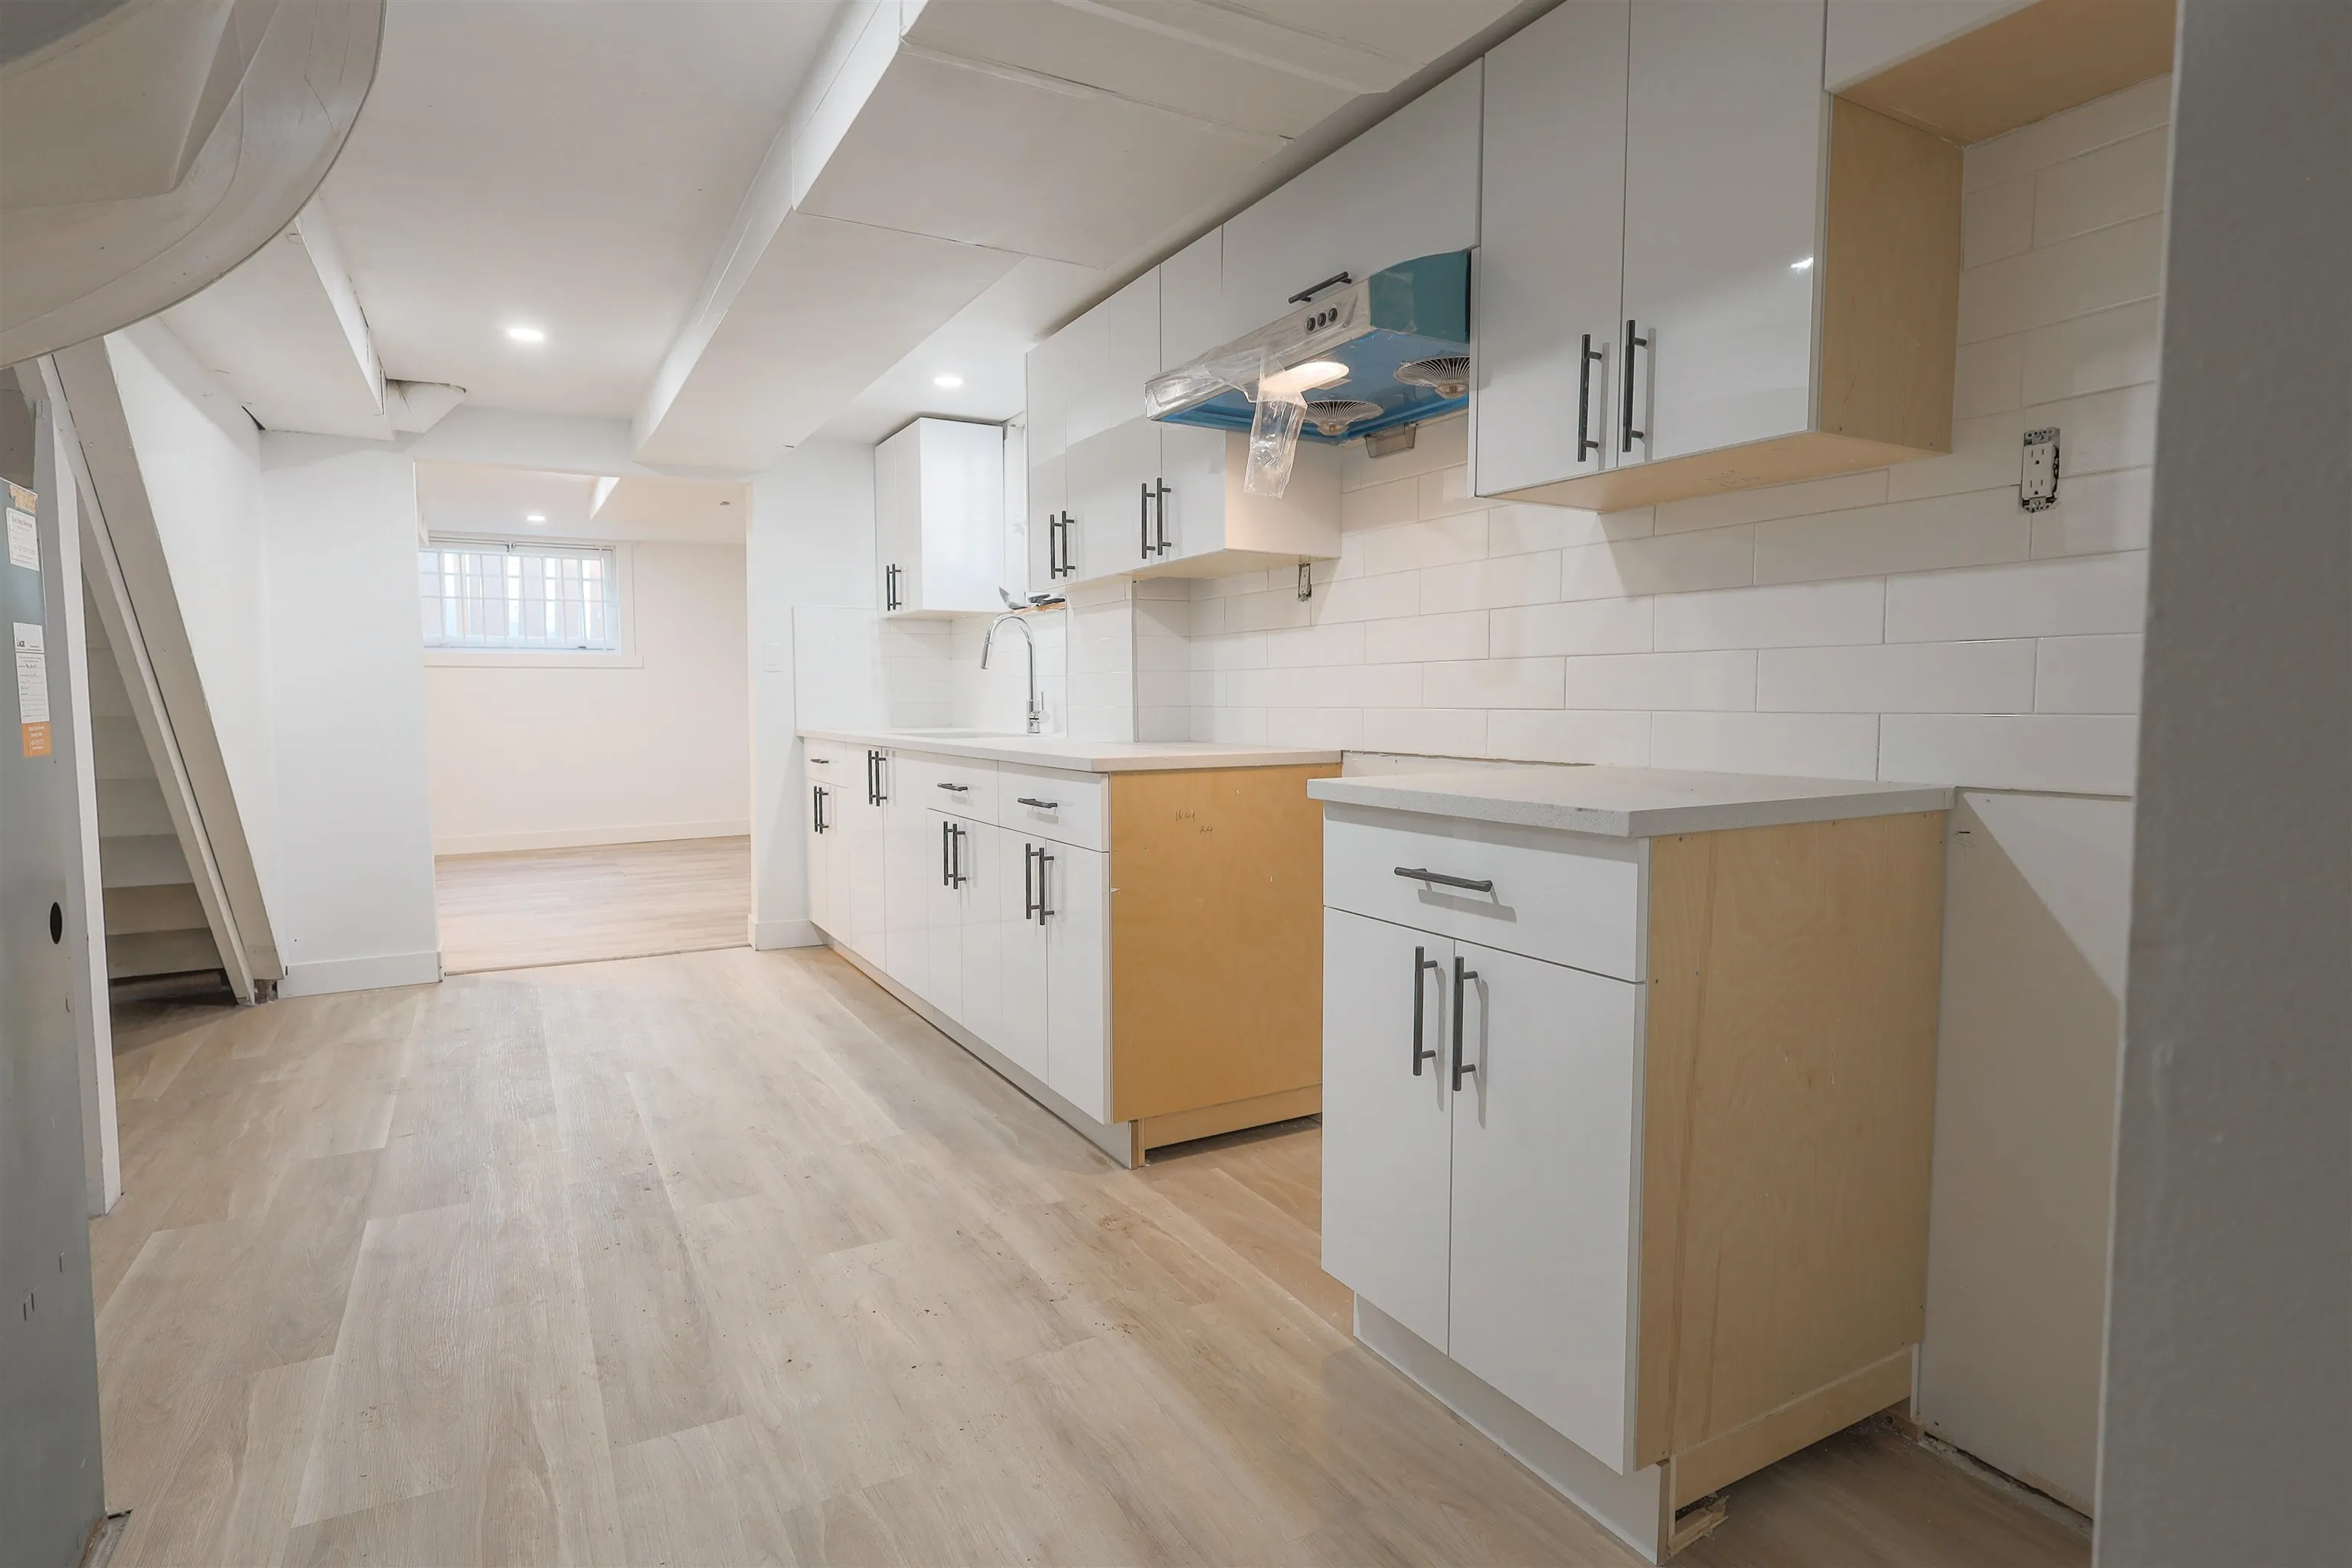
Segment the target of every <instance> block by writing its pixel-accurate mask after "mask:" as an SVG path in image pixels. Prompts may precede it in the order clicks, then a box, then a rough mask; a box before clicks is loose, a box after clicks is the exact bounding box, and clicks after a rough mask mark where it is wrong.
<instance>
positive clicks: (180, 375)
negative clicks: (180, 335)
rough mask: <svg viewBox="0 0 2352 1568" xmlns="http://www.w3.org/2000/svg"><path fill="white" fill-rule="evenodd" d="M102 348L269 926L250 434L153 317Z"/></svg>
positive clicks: (265, 721)
mask: <svg viewBox="0 0 2352 1568" xmlns="http://www.w3.org/2000/svg"><path fill="white" fill-rule="evenodd" d="M106 349H107V359H108V361H109V363H110V364H111V365H112V366H113V370H114V377H115V384H116V386H117V387H118V388H119V389H120V391H121V397H122V412H123V416H124V418H125V420H126V421H127V422H128V424H129V426H130V430H131V447H132V449H133V451H134V452H135V453H136V454H137V456H138V458H139V468H140V472H141V474H142V476H143V477H144V479H145V480H146V485H147V498H148V502H149V505H150V506H151V507H152V510H153V512H154V517H155V531H156V535H157V537H158V538H159V539H160V540H161V541H162V543H163V554H164V558H165V560H166V561H167V562H168V563H170V565H171V571H172V584H173V589H174V590H175V591H176V592H177V594H178V596H179V600H180V617H181V620H182V622H183V624H184V626H186V627H187V634H188V646H189V648H190V651H191V652H192V653H194V657H195V664H196V670H197V674H198V676H199V678H200V679H202V681H203V682H204V691H205V706H206V708H207V709H209V710H210V712H211V715H212V721H213V731H214V735H215V739H216V741H217V742H218V744H219V746H220V752H221V761H222V763H223V764H224V765H225V766H226V768H227V770H228V778H229V787H230V789H231V790H232V791H233V792H234V793H235V795H236V809H237V816H238V817H239V819H240V820H241V822H242V823H243V826H244V829H245V835H246V838H247V842H248V844H249V845H250V847H251V848H252V852H253V861H254V870H255V874H256V875H257V877H259V879H260V880H261V889H262V897H263V900H264V901H265V903H268V904H269V905H271V906H273V908H272V917H273V919H272V923H273V924H274V923H275V913H276V911H275V909H274V905H275V903H276V901H277V900H276V895H277V892H278V869H277V850H278V832H277V829H276V826H275V824H276V820H277V791H278V776H277V763H276V758H275V749H276V739H275V735H274V733H273V723H272V712H271V706H270V702H269V698H268V689H269V680H268V670H269V667H270V664H271V647H270V640H269V630H268V628H269V617H268V614H267V612H266V601H267V591H266V587H265V584H266V582H267V579H268V564H267V541H266V536H265V530H264V526H263V521H262V501H261V491H262V479H261V437H260V432H259V431H257V430H256V429H255V428H254V426H253V421H252V420H251V419H250V418H248V417H247V415H246V412H245V410H244V408H243V407H242V406H240V405H238V403H237V401H236V397H235V396H233V395H231V394H230V392H229V390H228V386H227V384H226V382H225V381H223V380H222V379H221V378H220V377H218V376H215V375H214V374H212V373H211V372H209V371H207V370H205V368H204V367H203V366H202V365H201V364H199V363H196V360H195V356H194V355H193V354H191V353H189V352H188V351H187V349H186V347H185V346H184V344H182V343H181V342H180V340H179V339H177V338H175V337H173V335H172V333H171V331H170V330H169V329H168V328H166V327H164V326H163V324H162V323H161V322H157V321H147V322H142V323H141V324H140V325H138V326H134V327H131V328H130V329H128V330H127V331H121V332H116V333H113V334H111V335H110V336H109V337H108V338H107V340H106ZM289 962H290V960H289Z"/></svg>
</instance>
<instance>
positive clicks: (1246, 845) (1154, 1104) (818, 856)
mask: <svg viewBox="0 0 2352 1568" xmlns="http://www.w3.org/2000/svg"><path fill="white" fill-rule="evenodd" d="M805 738H806V739H807V741H808V742H809V749H810V758H811V763H810V767H809V770H808V772H809V773H810V774H811V782H810V784H809V792H810V793H809V799H810V806H809V812H810V836H809V849H810V853H809V868H810V877H811V885H810V903H811V908H812V910H814V918H815V920H816V923H817V925H818V929H819V930H820V931H823V932H824V934H825V936H826V937H827V939H828V940H830V941H831V942H833V943H834V944H835V946H836V947H837V948H839V949H840V950H842V951H843V952H845V953H847V954H848V955H850V956H851V958H852V959H853V961H854V962H855V963H856V964H857V966H858V967H859V968H860V969H862V970H864V971H865V972H866V973H868V974H871V975H873V976H875V977H876V978H877V979H878V980H880V981H881V982H882V984H884V985H885V986H886V987H887V989H888V990H889V991H890V992H891V993H892V994H894V995H896V996H898V999H899V1000H900V1001H902V1002H905V1003H906V1004H907V1005H909V1006H910V1007H912V1008H914V1009H915V1010H916V1011H917V1012H918V1013H919V1014H920V1015H921V1016H923V1017H924V1018H925V1019H927V1020H928V1021H929V1022H930V1023H931V1024H932V1025H934V1026H937V1027H938V1028H940V1030H942V1031H943V1032H945V1033H947V1034H948V1035H950V1037H953V1038H954V1039H956V1040H957V1041H958V1042H959V1043H960V1044H962V1045H963V1046H965V1047H967V1048H969V1049H971V1051H972V1052H973V1053H974V1054H975V1055H977V1056H980V1057H981V1058H982V1059H983V1060H985V1061H987V1062H988V1063H989V1065H990V1066H991V1067H992V1068H995V1069H996V1070H997V1071H998V1072H1000V1073H1002V1074H1003V1075H1004V1076H1005V1077H1006V1078H1008V1079H1012V1080H1013V1082H1014V1083H1016V1084H1018V1085H1020V1086H1021V1088H1022V1089H1024V1091H1026V1092H1028V1093H1029V1094H1031V1095H1032V1096H1033V1097H1034V1098H1035V1099H1037V1100H1039V1101H1040V1102H1041V1103H1043V1104H1045V1105H1046V1106H1047V1107H1048V1108H1049V1109H1051V1110H1053V1111H1054V1112H1055V1114H1056V1115H1058V1116H1060V1117H1062V1118H1063V1119H1064V1120H1065V1121H1068V1122H1070V1124H1071V1125H1072V1126H1074V1127H1076V1129H1077V1130H1078V1131H1080V1132H1082V1133H1084V1134H1085V1135H1086V1136H1087V1138H1088V1139H1089V1140H1091V1141H1092V1142H1095V1143H1096V1144H1097V1145H1098V1146H1099V1147H1101V1148H1103V1149H1104V1150H1105V1151H1106V1152H1109V1153H1111V1154H1112V1156H1113V1157H1114V1158H1116V1159H1118V1160H1119V1161H1121V1162H1122V1163H1128V1164H1139V1163H1142V1161H1143V1158H1144V1155H1145V1152H1147V1151H1148V1150H1150V1149H1153V1148H1157V1147H1160V1146H1162V1145H1164V1144H1169V1143H1175V1142H1187V1141H1190V1140H1192V1139H1195V1138H1205V1137H1211V1136H1213V1135H1216V1134H1218V1133H1223V1132H1230V1131H1237V1130H1239V1129H1242V1128H1245V1127H1256V1126H1262V1125H1265V1124H1266V1123H1269V1122H1274V1121H1288V1120H1291V1119H1293V1118H1296V1117H1300V1116H1310V1115H1313V1114H1315V1113H1316V1112H1318V1110H1321V1108H1322V1100H1321V1079H1322V1050H1321V1037H1320V1012H1319V1001H1318V998H1319V994H1320V993H1319V990H1318V979H1319V976H1320V973H1321V935H1322V928H1321V920H1320V910H1321V899H1322V837H1321V832H1320V827H1319V824H1318V807H1317V806H1316V805H1315V803H1314V802H1313V801H1311V800H1309V799H1308V798H1307V781H1308V780H1309V779H1312V778H1318V777H1327V776H1329V775H1330V774H1333V773H1337V772H1338V767H1337V765H1336V760H1326V759H1327V758H1328V753H1315V752H1272V753H1268V752H1264V751H1262V750H1258V749H1251V748H1219V747H1215V746H1213V745H1206V744H1203V745H1199V746H1192V745H1179V746H1178V747H1177V748H1176V749H1177V751H1178V752H1179V753H1180V754H1181V755H1182V756H1183V757H1185V758H1186V759H1187V760H1189V759H1191V758H1192V756H1194V755H1195V754H1198V756H1199V760H1200V762H1201V763H1202V765H1199V766H1171V765H1168V764H1167V763H1157V765H1152V766H1146V767H1139V768H1131V769H1129V770H1125V771H1101V772H1097V771H1079V770H1078V769H1075V768H1054V767H1047V766H1039V765H1034V764H1032V763H1028V762H1025V761H1024V762H1022V763H1013V762H1011V761H1003V762H999V761H997V760H992V759H987V754H988V752H989V750H990V749H992V748H993V749H995V750H1000V751H1002V750H1008V749H1009V750H1011V751H1013V752H1020V753H1022V754H1024V755H1026V754H1028V752H1029V750H1030V749H1031V748H1034V747H1038V746H1043V745H1049V744H1051V742H1025V741H1019V740H1017V739H1016V738H1010V737H1005V738H998V739H997V740H996V741H994V742H988V741H982V742H974V748H975V749H977V750H978V751H979V752H980V759H975V758H973V757H972V756H971V754H970V752H952V751H950V752H936V753H935V752H930V751H929V750H928V749H925V748H921V747H918V746H915V745H909V744H904V743H898V744H887V745H868V744H862V743H859V742H862V741H863V740H864V739H865V738H864V737H857V736H850V737H846V740H847V741H848V742H849V743H850V744H854V745H856V750H851V749H849V745H845V744H844V739H845V738H844V737H842V736H840V735H839V734H837V733H835V732H830V731H828V732H824V733H820V734H815V735H811V736H807V737H805ZM875 738H876V739H879V738H880V737H875ZM890 739H891V740H892V741H894V742H897V741H900V740H901V738H900V737H896V736H893V737H890ZM903 739H904V740H912V739H914V737H911V736H909V737H905V738H903ZM935 743H938V742H935ZM947 743H948V744H950V745H952V744H953V742H947ZM1221 752H1242V753H1244V755H1247V756H1249V757H1250V758H1252V759H1253V760H1252V761H1250V762H1248V763H1234V764H1231V765H1227V766H1223V767H1220V766H1217V765H1216V762H1215V759H1216V758H1217V756H1218V755H1219V754H1221ZM820 758H821V759H822V760H820ZM1295 758H1306V759H1313V760H1312V761H1299V762H1293V761H1292V759H1295ZM981 759H987V760H981ZM1276 759H1278V760H1276ZM860 768H862V769H863V773H862V775H861V774H860V773H859V772H858V770H859V769H860ZM829 774H845V775H849V780H848V782H849V784H850V785H851V786H853V787H852V788H848V789H845V788H844V787H843V785H842V780H841V779H840V778H838V777H828V776H827V775H829ZM861 779H862V785H861ZM820 804H821V806H822V811H823V814H824V815H823V816H822V819H821V820H822V822H823V824H824V826H823V829H822V831H820V830H819V828H818V826H817V824H818V822H819V820H820V818H819V816H818V815H817V814H818V811H819V809H820Z"/></svg>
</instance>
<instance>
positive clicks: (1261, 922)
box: [1110, 764, 1339, 1121]
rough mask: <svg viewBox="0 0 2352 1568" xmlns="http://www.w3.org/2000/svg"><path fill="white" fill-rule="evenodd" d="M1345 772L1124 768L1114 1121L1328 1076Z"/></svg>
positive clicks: (1115, 791)
mask: <svg viewBox="0 0 2352 1568" xmlns="http://www.w3.org/2000/svg"><path fill="white" fill-rule="evenodd" d="M1338 772H1339V769H1338V767H1337V766H1334V765H1328V764H1326V765H1320V766H1310V767H1284V768H1232V769H1223V770H1217V771H1202V772H1197V773H1119V774H1116V775H1114V776H1113V778H1112V780H1111V787H1110V814H1111V823H1110V828H1111V831H1110V856H1111V862H1110V884H1111V908H1110V922H1111V937H1110V948H1111V987H1110V989H1111V1058H1112V1064H1111V1116H1112V1119H1113V1120H1115V1121H1128V1120H1129V1119H1131V1118H1136V1117H1146V1116H1164V1115H1168V1114H1170V1113H1171V1112H1174V1111H1179V1110H1192V1109H1195V1108H1197V1107H1200V1106H1206V1105H1218V1104H1223V1103H1224V1102H1225V1101H1228V1100H1244V1099H1249V1098H1253V1097H1255V1096H1259V1095H1268V1094H1274V1093H1276V1092H1277V1091H1279V1090H1283V1089H1302V1088H1305V1087H1306V1086H1307V1085H1309V1084H1313V1083H1318V1082H1320V1081H1321V1079H1322V1071H1323V1048H1322V1007H1323V998H1322V973H1323V958H1322V952H1323V908H1322V905H1323V825H1322V812H1321V808H1320V807H1319V805H1318V804H1317V803H1316V802H1314V801H1312V800H1309V799H1308V798H1307V780H1308V779H1312V778H1328V777H1330V776H1332V775H1334V774H1336V773H1338Z"/></svg>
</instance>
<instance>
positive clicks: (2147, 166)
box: [1998, 127, 2171, 245]
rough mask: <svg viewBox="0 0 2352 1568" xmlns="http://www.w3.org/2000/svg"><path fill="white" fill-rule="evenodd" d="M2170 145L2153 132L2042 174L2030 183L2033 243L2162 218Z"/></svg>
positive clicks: (2109, 145) (2159, 131)
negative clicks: (2151, 215) (2136, 220)
mask: <svg viewBox="0 0 2352 1568" xmlns="http://www.w3.org/2000/svg"><path fill="white" fill-rule="evenodd" d="M2170 142H2171V138H2170V136H2169V135H2168V132H2166V130H2165V129H2164V128H2163V127H2158V128H2157V129H2155V130H2152V131H2143V132H2140V133H2139V134H2138V135H2137V136H2126V137H2125V138H2124V139H2123V140H2122V141H2120V142H2108V143H2107V144H2106V145H2105V146H2104V147H2100V148H2097V149H2095V151H2092V152H2089V153H2084V154H2083V155H2082V156H2081V157H2079V158H2069V159H2067V160H2066V161H2065V162H2064V163H2053V164H2050V165H2049V166H2048V167H2046V168H2044V169H2043V170H2042V172H2041V173H2040V174H2036V175H2035V176H2034V178H2033V243H2034V244H2036V245H2049V244H2051V243H2053V242H2054V241H2057V240H2061V239H2065V238H2067V237H2070V236H2073V235H2077V234H2086V233H2088V232H2089V231H2091V230H2092V229H2095V228H2105V227H2106V226H2108V225H2110V224H2117V223H2123V222H2125V221H2126V220H2127V219H2130V218H2136V217H2145V216H2147V215H2148V214H2149V213H2157V212H2162V211H2163V210H2164V182H2165V177H2166V174H2167V167H2166V163H2167V160H2166V154H2167V153H2168V150H2169V147H2170ZM1998 188H2003V189H2005V188H2006V187H2005V186H2003V187H1998Z"/></svg>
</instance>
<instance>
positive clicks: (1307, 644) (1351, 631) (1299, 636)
mask: <svg viewBox="0 0 2352 1568" xmlns="http://www.w3.org/2000/svg"><path fill="white" fill-rule="evenodd" d="M1364 626H1365V623H1364V622H1361V621H1335V622H1331V623H1329V624H1328V625H1324V626H1291V627H1287V628H1286V629H1284V630H1282V631H1274V632H1268V633H1266V634H1265V664H1266V665H1267V666H1268V667H1270V668H1276V669H1295V668H1302V667H1305V666H1309V665H1324V664H1362V663H1363V662H1364V661H1365V656H1364ZM1400 662H1411V661H1409V660H1407V661H1400Z"/></svg>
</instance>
